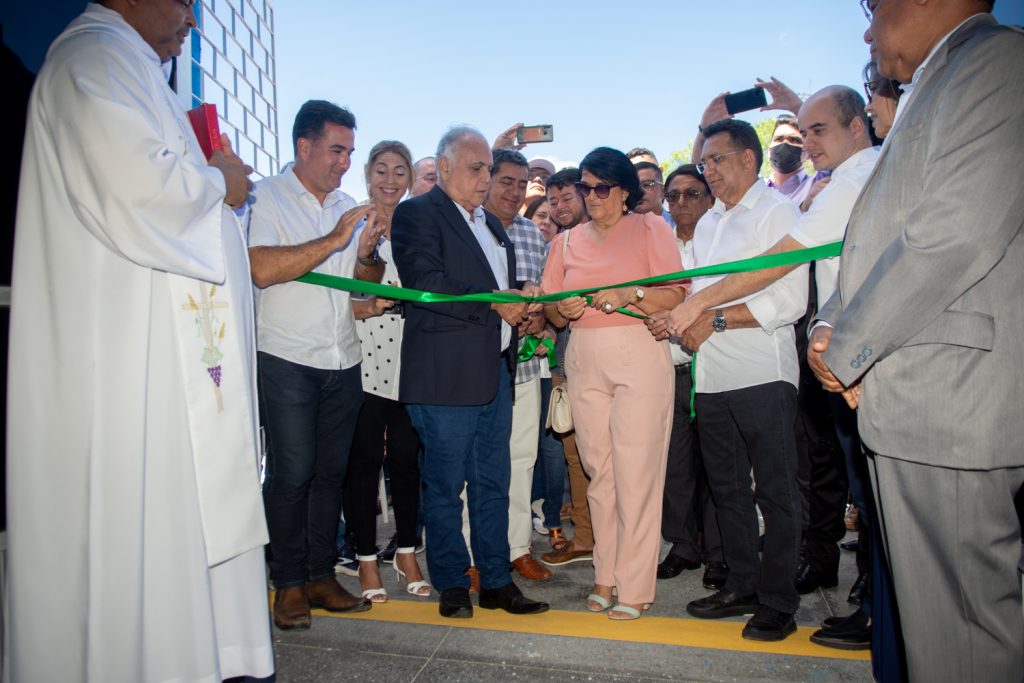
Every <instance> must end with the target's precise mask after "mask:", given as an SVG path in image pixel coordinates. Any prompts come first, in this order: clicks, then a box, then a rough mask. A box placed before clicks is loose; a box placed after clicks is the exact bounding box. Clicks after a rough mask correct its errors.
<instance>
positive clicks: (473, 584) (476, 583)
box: [466, 567, 480, 594]
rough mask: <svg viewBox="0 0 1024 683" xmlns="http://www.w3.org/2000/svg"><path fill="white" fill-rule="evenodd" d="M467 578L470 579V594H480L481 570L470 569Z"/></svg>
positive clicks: (467, 571)
mask: <svg viewBox="0 0 1024 683" xmlns="http://www.w3.org/2000/svg"><path fill="white" fill-rule="evenodd" d="M466 576H468V577H469V592H470V593H471V594H472V593H477V594H479V593H480V570H479V569H477V568H476V567H470V568H469V569H467V570H466Z"/></svg>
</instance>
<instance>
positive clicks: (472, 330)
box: [391, 186, 521, 405]
mask: <svg viewBox="0 0 1024 683" xmlns="http://www.w3.org/2000/svg"><path fill="white" fill-rule="evenodd" d="M485 215H486V219H487V227H488V228H490V230H491V232H492V233H493V234H494V236H495V238H496V239H497V240H498V242H499V243H500V244H501V245H502V246H503V247H504V248H505V254H506V255H507V258H508V273H509V286H512V287H518V286H521V284H519V283H516V281H515V275H516V261H515V249H514V247H513V245H512V240H511V239H509V236H508V234H507V233H506V232H505V230H504V228H502V226H501V223H500V222H499V221H498V219H497V218H495V217H494V216H493V215H491V214H489V213H487V214H485ZM391 247H392V253H393V254H394V258H395V265H396V266H397V268H398V276H399V277H400V278H401V280H402V286H403V287H411V288H413V289H420V290H425V291H429V292H442V293H445V294H469V293H473V292H490V291H493V290H495V289H498V283H497V281H496V280H495V279H494V274H493V273H492V272H491V267H490V264H489V263H488V262H487V257H486V256H484V252H483V249H481V248H480V244H479V243H478V242H477V240H476V237H475V236H474V235H473V231H472V230H471V229H470V227H469V225H467V223H466V220H465V219H464V218H463V217H462V214H461V213H460V212H459V210H458V209H457V208H456V207H455V204H454V203H453V202H452V200H451V199H449V197H448V195H446V194H445V193H444V191H443V190H441V188H440V187H437V186H435V187H434V188H433V189H432V190H430V192H428V193H426V194H424V195H420V196H419V197H413V198H412V199H409V200H407V201H404V202H402V203H401V204H399V205H398V207H397V208H396V209H395V214H394V216H393V218H392V219H391ZM517 345H518V341H517V334H516V328H515V327H513V328H512V343H511V344H510V345H509V349H508V351H507V352H506V353H505V354H504V355H505V361H506V363H508V364H509V369H510V370H511V371H512V376H513V377H514V376H515V367H514V366H515V351H516V348H517ZM500 356H501V317H500V316H499V315H498V314H497V313H495V312H494V311H492V310H491V305H490V304H488V303H477V302H455V303H412V302H407V303H406V305H405V331H404V333H403V336H402V371H401V378H400V385H399V399H400V400H401V401H402V402H403V403H425V404H430V405H482V404H484V403H489V402H490V401H492V400H493V399H494V397H495V395H496V394H497V391H498V376H499V368H500V366H499V364H498V362H497V361H498V360H499V358H500Z"/></svg>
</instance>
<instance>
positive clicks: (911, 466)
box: [870, 454, 1024, 683]
mask: <svg viewBox="0 0 1024 683" xmlns="http://www.w3.org/2000/svg"><path fill="white" fill-rule="evenodd" d="M870 463H871V464H870V470H871V481H872V484H873V485H874V490H875V498H876V501H877V503H878V514H879V518H880V519H879V523H880V524H879V525H880V527H881V528H882V531H883V538H884V539H886V541H885V542H886V553H887V555H888V557H889V562H890V563H891V565H892V572H893V582H894V585H895V588H896V594H897V596H898V600H899V610H900V616H901V619H902V622H903V637H904V640H905V643H906V652H907V671H908V673H909V675H910V680H911V681H928V682H929V683H932V682H935V681H958V682H959V681H1005V682H1007V683H1009V682H1010V681H1024V612H1022V609H1021V582H1020V579H1019V577H1018V575H1017V563H1018V561H1019V560H1020V554H1021V529H1020V521H1019V519H1018V517H1017V512H1016V509H1015V507H1014V497H1015V496H1016V495H1018V494H1019V492H1020V491H1021V487H1022V486H1024V467H1011V468H1001V469H993V470H961V469H950V468H945V467H935V466H929V465H922V464H920V463H914V462H910V461H907V460H899V459H897V458H893V457H886V456H883V455H878V454H875V455H874V457H873V458H871V460H870Z"/></svg>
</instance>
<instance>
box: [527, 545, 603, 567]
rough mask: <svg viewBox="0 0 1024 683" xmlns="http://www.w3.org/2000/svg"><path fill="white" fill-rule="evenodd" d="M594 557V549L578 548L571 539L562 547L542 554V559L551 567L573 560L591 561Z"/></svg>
mask: <svg viewBox="0 0 1024 683" xmlns="http://www.w3.org/2000/svg"><path fill="white" fill-rule="evenodd" d="M593 559H594V551H593V549H591V550H576V547H575V546H574V545H573V542H572V541H569V542H568V543H566V544H565V545H563V546H562V547H561V548H557V549H553V550H552V551H551V552H549V553H544V554H543V555H541V556H540V561H541V562H543V563H544V564H546V565H547V566H549V567H557V566H559V565H563V564H570V563H572V562H591V561H593Z"/></svg>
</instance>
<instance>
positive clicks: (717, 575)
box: [704, 562, 729, 590]
mask: <svg viewBox="0 0 1024 683" xmlns="http://www.w3.org/2000/svg"><path fill="white" fill-rule="evenodd" d="M728 578H729V568H728V567H727V566H726V565H725V562H708V566H707V567H705V568H704V587H705V588H708V589H710V590H718V589H719V588H722V587H723V586H725V580H726V579H728Z"/></svg>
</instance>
